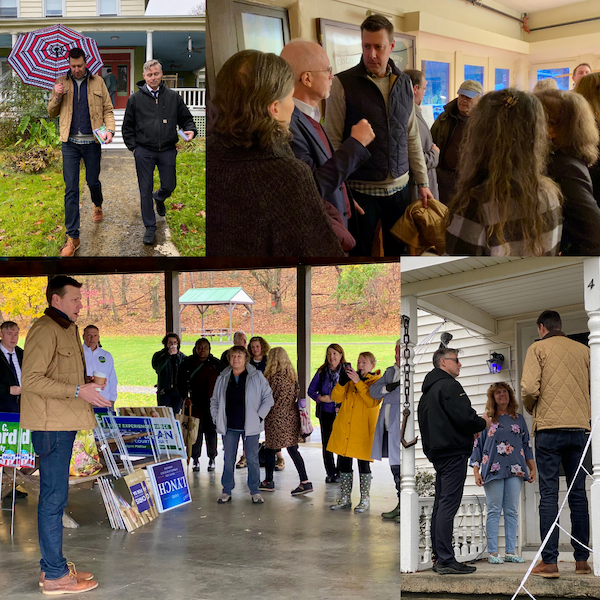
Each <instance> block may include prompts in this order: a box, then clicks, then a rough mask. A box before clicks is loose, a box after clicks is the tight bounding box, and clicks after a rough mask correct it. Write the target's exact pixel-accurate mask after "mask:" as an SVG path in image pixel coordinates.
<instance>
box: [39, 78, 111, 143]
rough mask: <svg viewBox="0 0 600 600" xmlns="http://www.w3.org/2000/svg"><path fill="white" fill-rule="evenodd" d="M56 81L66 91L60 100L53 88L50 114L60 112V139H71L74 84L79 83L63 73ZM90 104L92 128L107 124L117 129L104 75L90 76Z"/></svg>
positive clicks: (88, 82)
mask: <svg viewBox="0 0 600 600" xmlns="http://www.w3.org/2000/svg"><path fill="white" fill-rule="evenodd" d="M56 83H62V84H63V86H64V93H63V95H62V96H61V99H60V100H57V99H56V94H55V93H54V90H52V94H51V96H50V101H49V102H48V114H49V115H50V116H51V117H56V115H58V114H60V123H59V125H60V141H61V142H67V141H68V140H69V131H70V129H71V119H72V118H73V86H74V85H77V84H76V83H74V82H73V80H72V79H71V78H70V77H68V76H67V75H63V76H62V77H59V78H58V79H57V80H56ZM87 86H88V89H87V97H88V106H89V107H90V121H91V123H92V130H94V129H98V127H101V126H102V125H106V129H110V130H111V131H115V116H114V114H113V105H112V101H111V99H110V94H109V93H108V90H107V89H106V85H105V83H104V80H103V79H102V77H98V75H92V74H91V73H90V74H89V76H88V80H87Z"/></svg>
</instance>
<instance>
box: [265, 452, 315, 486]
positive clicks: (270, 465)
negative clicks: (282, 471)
mask: <svg viewBox="0 0 600 600" xmlns="http://www.w3.org/2000/svg"><path fill="white" fill-rule="evenodd" d="M287 451H288V454H289V455H290V456H291V458H292V460H293V461H294V466H295V467H296V471H298V476H299V477H300V482H302V481H308V475H307V474H306V466H305V465H304V459H303V458H302V455H301V454H300V451H299V450H298V446H297V445H296V446H290V447H289V448H288V449H287ZM277 452H278V451H277V450H275V449H273V448H265V480H266V481H273V472H274V471H275V454H276V453H277Z"/></svg>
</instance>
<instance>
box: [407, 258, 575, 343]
mask: <svg viewBox="0 0 600 600" xmlns="http://www.w3.org/2000/svg"><path fill="white" fill-rule="evenodd" d="M583 260H584V259H583V258H580V257H577V258H566V257H559V258H512V259H510V258H500V259H498V258H485V257H482V258H476V259H473V258H459V259H453V260H452V259H451V260H448V261H441V262H440V260H439V259H433V260H432V261H431V263H429V264H428V262H427V259H424V258H420V259H418V260H414V259H404V258H403V259H402V296H403V297H406V296H416V298H417V306H418V307H419V308H422V309H424V310H427V311H429V312H431V313H434V314H437V315H439V316H441V317H443V318H447V319H449V320H451V321H453V322H455V323H458V324H460V325H463V326H465V327H469V328H472V329H475V330H476V331H478V332H480V333H485V334H490V333H494V332H495V331H496V329H497V328H496V321H497V320H498V319H502V318H507V317H511V318H515V317H517V318H518V316H519V315H527V314H530V313H536V312H541V311H542V310H545V309H554V310H559V311H560V310H564V309H566V308H582V307H583V302H584V285H583V283H584V282H583Z"/></svg>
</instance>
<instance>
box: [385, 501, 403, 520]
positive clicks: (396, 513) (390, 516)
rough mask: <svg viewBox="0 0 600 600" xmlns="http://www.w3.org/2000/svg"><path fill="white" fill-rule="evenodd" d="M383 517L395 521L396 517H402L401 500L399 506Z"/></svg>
mask: <svg viewBox="0 0 600 600" xmlns="http://www.w3.org/2000/svg"><path fill="white" fill-rule="evenodd" d="M381 516H382V517H383V518H384V519H387V520H390V521H392V520H394V519H395V518H396V517H399V516H400V500H398V506H396V508H393V509H392V510H390V512H384V513H381Z"/></svg>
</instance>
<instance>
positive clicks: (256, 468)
mask: <svg viewBox="0 0 600 600" xmlns="http://www.w3.org/2000/svg"><path fill="white" fill-rule="evenodd" d="M240 436H241V437H242V440H243V442H244V450H245V451H246V461H247V463H248V487H249V488H250V493H251V494H252V495H254V494H258V493H259V492H260V490H259V489H258V486H259V485H260V465H259V463H258V437H259V436H258V435H249V436H244V430H243V429H227V433H226V434H225V435H224V436H223V446H224V455H225V456H224V458H223V461H224V463H225V464H224V466H223V475H222V476H221V485H222V486H223V492H224V493H225V494H231V492H232V490H233V488H234V487H235V480H234V477H233V474H234V472H235V459H236V458H237V449H238V444H239V441H240Z"/></svg>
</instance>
